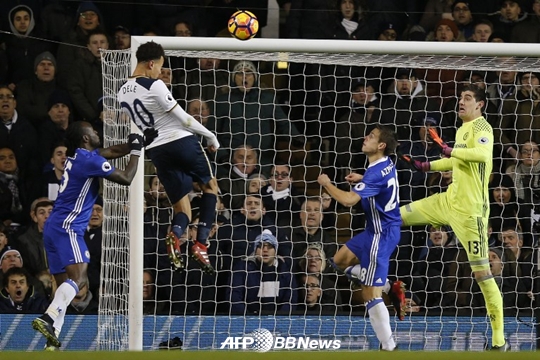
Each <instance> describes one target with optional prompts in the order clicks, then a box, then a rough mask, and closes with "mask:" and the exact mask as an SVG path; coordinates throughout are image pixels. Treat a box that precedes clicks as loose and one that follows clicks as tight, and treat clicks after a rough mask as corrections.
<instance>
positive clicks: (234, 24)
mask: <svg viewBox="0 0 540 360" xmlns="http://www.w3.org/2000/svg"><path fill="white" fill-rule="evenodd" d="M227 29H229V32H230V33H231V35H232V36H233V37H235V38H237V39H238V40H249V39H251V38H252V37H254V36H255V35H257V31H259V20H257V17H256V16H255V15H254V14H253V13H252V12H249V11H245V10H239V11H237V12H235V13H234V14H232V16H231V17H230V19H229V22H228V24H227Z"/></svg>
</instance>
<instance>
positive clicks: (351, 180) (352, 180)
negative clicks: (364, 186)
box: [345, 173, 364, 184]
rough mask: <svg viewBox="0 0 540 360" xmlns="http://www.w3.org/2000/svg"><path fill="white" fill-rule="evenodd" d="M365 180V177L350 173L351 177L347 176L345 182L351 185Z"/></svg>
mask: <svg viewBox="0 0 540 360" xmlns="http://www.w3.org/2000/svg"><path fill="white" fill-rule="evenodd" d="M363 178H364V176H363V175H360V174H357V173H350V174H349V175H347V176H345V180H346V181H348V182H349V183H351V184H355V183H359V182H360V181H362V179H363Z"/></svg>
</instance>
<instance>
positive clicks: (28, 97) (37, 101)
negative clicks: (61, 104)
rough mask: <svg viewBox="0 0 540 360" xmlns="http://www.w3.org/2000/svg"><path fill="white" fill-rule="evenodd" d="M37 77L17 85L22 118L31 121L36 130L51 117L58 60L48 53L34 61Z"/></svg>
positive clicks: (42, 54)
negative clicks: (51, 101)
mask: <svg viewBox="0 0 540 360" xmlns="http://www.w3.org/2000/svg"><path fill="white" fill-rule="evenodd" d="M34 71H35V76H33V77H32V78H29V79H25V80H23V81H21V82H20V83H18V84H17V95H18V96H17V105H18V108H19V112H20V114H21V116H24V117H25V118H26V119H28V120H29V121H30V123H31V124H32V125H34V128H35V129H36V130H38V129H39V127H40V126H41V124H42V123H43V122H45V121H46V120H47V119H48V118H49V116H48V114H47V113H48V111H49V107H48V105H49V97H50V96H51V95H52V94H53V92H54V91H55V89H56V87H57V85H56V79H55V74H56V59H55V57H54V55H53V54H51V53H50V52H48V51H46V52H43V53H41V54H39V55H38V56H37V57H36V59H35V60H34Z"/></svg>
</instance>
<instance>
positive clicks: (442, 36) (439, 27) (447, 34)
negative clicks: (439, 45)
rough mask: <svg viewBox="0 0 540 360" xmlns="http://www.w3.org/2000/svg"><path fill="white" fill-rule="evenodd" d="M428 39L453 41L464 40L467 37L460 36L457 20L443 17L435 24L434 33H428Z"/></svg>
mask: <svg viewBox="0 0 540 360" xmlns="http://www.w3.org/2000/svg"><path fill="white" fill-rule="evenodd" d="M426 40H428V41H439V42H451V41H464V40H465V39H464V38H463V37H460V32H459V29H458V27H457V25H456V23H455V21H453V20H450V19H441V20H439V21H438V22H437V24H435V30H434V31H433V33H431V34H428V36H427V38H426Z"/></svg>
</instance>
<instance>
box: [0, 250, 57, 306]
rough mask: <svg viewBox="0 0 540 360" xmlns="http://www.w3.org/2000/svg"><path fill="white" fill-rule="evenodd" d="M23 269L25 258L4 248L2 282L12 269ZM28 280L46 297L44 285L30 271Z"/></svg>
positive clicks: (0, 261) (2, 254) (0, 254)
mask: <svg viewBox="0 0 540 360" xmlns="http://www.w3.org/2000/svg"><path fill="white" fill-rule="evenodd" d="M22 267H23V258H22V256H21V253H20V252H19V251H18V250H16V249H14V248H12V247H9V246H6V247H5V248H4V251H3V252H2V253H0V269H1V271H0V281H4V275H5V274H6V273H7V272H8V271H9V269H11V268H22ZM25 272H26V274H27V275H26V280H27V282H28V284H29V285H30V286H33V287H34V288H35V291H36V292H37V293H39V294H41V295H43V296H45V294H46V292H45V289H44V288H43V284H42V283H41V282H40V281H39V280H37V279H36V278H35V277H33V276H32V275H31V274H30V273H28V271H26V269H25Z"/></svg>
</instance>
